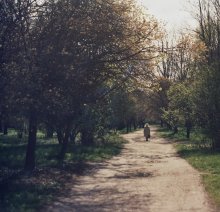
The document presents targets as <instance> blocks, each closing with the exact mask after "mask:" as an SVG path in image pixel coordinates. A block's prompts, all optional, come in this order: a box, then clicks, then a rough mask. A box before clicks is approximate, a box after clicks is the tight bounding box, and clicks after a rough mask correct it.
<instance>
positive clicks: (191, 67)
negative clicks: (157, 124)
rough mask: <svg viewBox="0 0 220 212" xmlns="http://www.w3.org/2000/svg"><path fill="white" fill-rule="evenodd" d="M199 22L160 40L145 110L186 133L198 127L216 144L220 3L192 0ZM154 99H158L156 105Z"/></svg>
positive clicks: (219, 128)
mask: <svg viewBox="0 0 220 212" xmlns="http://www.w3.org/2000/svg"><path fill="white" fill-rule="evenodd" d="M193 9H194V11H195V12H194V14H193V15H194V17H195V18H196V20H197V27H195V28H194V30H193V31H191V32H187V33H182V34H181V35H180V36H179V37H178V39H176V40H175V39H174V40H170V39H167V38H166V36H164V37H163V39H162V40H161V42H160V44H159V51H160V55H161V56H160V60H159V62H158V63H157V70H156V71H157V77H156V80H155V85H156V86H155V87H154V89H153V90H151V91H150V92H149V98H150V103H149V105H148V108H149V110H150V111H151V110H153V111H154V112H155V114H156V116H157V119H160V120H161V125H162V126H163V125H164V124H165V125H166V126H167V127H168V128H170V129H172V130H173V131H174V133H177V132H178V127H180V126H184V127H185V129H186V136H187V138H189V137H190V133H191V131H192V129H193V127H199V128H202V129H203V130H205V131H206V133H207V134H208V135H209V136H210V138H211V139H212V140H213V148H214V149H218V148H219V147H220V95H219V92H220V83H219V82H220V63H219V58H220V19H219V14H220V3H219V1H218V0H212V1H208V0H198V1H197V2H196V4H195V5H194V8H193ZM155 105H157V107H156V110H155V109H154V108H155Z"/></svg>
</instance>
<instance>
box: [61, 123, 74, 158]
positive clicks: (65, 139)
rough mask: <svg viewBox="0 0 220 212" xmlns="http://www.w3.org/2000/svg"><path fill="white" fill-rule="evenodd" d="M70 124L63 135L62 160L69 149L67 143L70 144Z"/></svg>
mask: <svg viewBox="0 0 220 212" xmlns="http://www.w3.org/2000/svg"><path fill="white" fill-rule="evenodd" d="M70 129H71V128H70V126H67V128H66V130H65V134H64V135H62V133H61V136H62V146H61V150H60V154H59V159H60V160H61V161H63V160H64V158H65V154H66V150H67V145H68V141H69V137H70V131H71V130H70Z"/></svg>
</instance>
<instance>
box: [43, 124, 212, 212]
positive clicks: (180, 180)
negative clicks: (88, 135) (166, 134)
mask: <svg viewBox="0 0 220 212" xmlns="http://www.w3.org/2000/svg"><path fill="white" fill-rule="evenodd" d="M155 130H156V129H155V128H152V133H151V135H152V136H151V139H150V142H146V141H144V137H143V131H137V132H134V133H131V134H127V135H123V137H124V138H125V139H127V140H128V141H129V142H128V143H127V144H125V148H124V149H123V151H122V153H121V154H120V155H118V156H116V157H114V158H112V159H111V160H109V161H106V162H104V163H100V164H95V168H94V169H93V171H91V172H89V173H87V174H86V175H84V176H81V177H79V179H78V180H77V181H76V183H75V184H74V185H72V188H70V192H69V194H68V195H67V196H66V197H62V198H60V199H59V201H57V202H55V203H54V204H53V205H52V206H50V207H48V209H47V211H49V212H58V211H65V212H66V211H77V212H87V211H88V212H92V211H95V212H99V211H100V212H101V211H125V212H127V211H143V212H179V211H180V212H182V211H184V212H191V211H192V212H212V211H214V210H213V209H212V206H211V205H210V204H209V201H208V197H207V195H206V193H205V192H204V188H203V186H202V184H201V181H200V175H199V173H198V172H197V171H196V170H195V169H193V168H192V167H191V166H190V165H189V164H188V163H187V162H186V161H185V160H183V159H181V158H180V157H178V155H177V154H176V151H175V149H174V148H173V146H172V144H170V143H169V142H167V141H166V140H165V139H162V138H159V137H158V136H157V134H156V132H155Z"/></svg>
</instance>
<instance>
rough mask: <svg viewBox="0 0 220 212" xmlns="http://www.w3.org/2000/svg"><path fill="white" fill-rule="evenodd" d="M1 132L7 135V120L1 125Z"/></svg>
mask: <svg viewBox="0 0 220 212" xmlns="http://www.w3.org/2000/svg"><path fill="white" fill-rule="evenodd" d="M3 134H4V135H8V122H7V121H5V122H4V125H3Z"/></svg>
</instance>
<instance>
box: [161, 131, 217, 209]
mask: <svg viewBox="0 0 220 212" xmlns="http://www.w3.org/2000/svg"><path fill="white" fill-rule="evenodd" d="M158 131H159V133H160V135H161V136H162V137H164V138H168V139H170V140H172V141H174V143H175V147H176V149H177V151H178V154H179V155H180V156H181V157H182V158H184V159H186V160H187V161H188V162H189V164H191V165H192V166H193V167H194V168H196V169H197V170H199V171H200V173H201V176H202V181H203V183H204V186H205V189H206V190H207V192H208V193H209V195H210V197H211V199H212V200H213V201H214V202H215V204H216V205H217V207H218V208H220V152H219V151H214V150H212V148H211V146H212V145H211V144H212V141H211V139H209V138H208V136H206V135H205V133H204V132H203V131H202V130H198V129H197V130H194V131H193V132H192V135H191V138H190V139H189V140H187V139H186V138H184V137H183V136H185V132H184V129H180V132H179V133H178V134H176V135H173V134H172V132H170V131H169V130H167V129H164V128H160V129H159V130H158ZM185 137H186V136H185Z"/></svg>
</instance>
